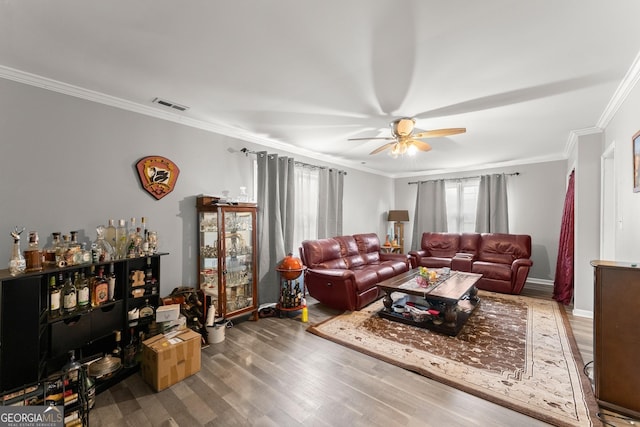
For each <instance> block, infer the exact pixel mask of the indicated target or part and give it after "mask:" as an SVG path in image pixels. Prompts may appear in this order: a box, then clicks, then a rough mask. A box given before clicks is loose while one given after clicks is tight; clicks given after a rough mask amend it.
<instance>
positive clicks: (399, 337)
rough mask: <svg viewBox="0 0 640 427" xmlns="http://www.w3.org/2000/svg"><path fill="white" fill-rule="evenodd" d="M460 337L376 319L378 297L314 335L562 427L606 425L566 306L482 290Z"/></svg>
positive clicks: (316, 328)
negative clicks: (584, 370)
mask: <svg viewBox="0 0 640 427" xmlns="http://www.w3.org/2000/svg"><path fill="white" fill-rule="evenodd" d="M479 296H480V298H481V303H480V305H479V306H478V307H477V308H476V310H475V312H474V313H473V314H472V315H471V317H470V318H469V320H468V321H467V323H466V325H465V326H464V327H463V329H462V330H461V331H460V333H459V334H458V336H457V337H449V336H445V335H441V334H438V333H435V332H431V331H429V330H426V329H422V328H417V327H414V326H410V325H404V324H402V323H399V322H393V321H389V320H387V319H383V318H380V317H378V315H377V314H376V313H377V312H378V311H379V310H380V309H381V308H382V302H381V301H380V300H379V301H377V302H375V303H373V304H371V305H369V306H368V307H366V308H365V309H363V310H361V311H357V312H346V313H344V314H341V315H338V316H335V317H333V318H331V319H328V320H326V321H324V322H322V323H320V324H318V325H313V326H311V327H309V328H308V330H309V331H310V332H312V333H314V334H316V335H319V336H321V337H324V338H326V339H329V340H332V341H335V342H337V343H339V344H342V345H345V346H348V347H351V348H353V349H355V350H358V351H360V352H363V353H366V354H368V355H371V356H373V357H375V358H378V359H381V360H385V361H387V362H389V363H392V364H395V365H398V366H400V367H403V368H405V369H408V370H411V371H414V372H417V373H420V374H422V375H424V376H426V377H429V378H432V379H435V380H437V381H439V382H442V383H445V384H448V385H450V386H452V387H455V388H457V389H460V390H463V391H465V392H468V393H471V394H473V395H476V396H479V397H481V398H484V399H487V400H490V401H492V402H494V403H497V404H499V405H501V406H505V407H507V408H511V409H513V410H516V411H519V412H522V413H524V414H527V415H529V416H531V417H534V418H538V419H540V420H543V421H545V422H548V423H550V424H555V425H558V426H591V425H601V423H600V421H599V420H598V419H597V417H596V413H597V404H596V401H595V398H594V395H593V392H592V389H591V386H590V384H589V380H588V378H587V377H586V376H585V375H584V373H583V371H582V368H583V362H582V358H581V357H580V353H579V352H578V348H577V346H576V343H575V339H574V337H573V334H572V332H571V328H570V326H569V322H568V319H567V316H566V313H565V311H564V308H563V307H562V306H561V305H560V304H558V303H557V302H555V301H548V300H542V299H536V298H529V297H523V296H515V295H503V294H496V293H491V292H485V291H480V293H479Z"/></svg>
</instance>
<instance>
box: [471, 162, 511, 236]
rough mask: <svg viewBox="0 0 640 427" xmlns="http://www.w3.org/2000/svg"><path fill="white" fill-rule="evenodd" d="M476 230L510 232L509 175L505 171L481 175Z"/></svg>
mask: <svg viewBox="0 0 640 427" xmlns="http://www.w3.org/2000/svg"><path fill="white" fill-rule="evenodd" d="M476 232H478V233H508V232H509V212H508V203H507V176H506V175H505V174H503V173H502V174H494V175H483V176H481V177H480V187H479V189H478V208H477V210H476Z"/></svg>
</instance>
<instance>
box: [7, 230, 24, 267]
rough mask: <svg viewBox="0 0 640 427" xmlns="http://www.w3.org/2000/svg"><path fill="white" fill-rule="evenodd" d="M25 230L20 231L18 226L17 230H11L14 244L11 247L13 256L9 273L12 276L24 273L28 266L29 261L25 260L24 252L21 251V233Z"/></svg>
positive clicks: (10, 260)
mask: <svg viewBox="0 0 640 427" xmlns="http://www.w3.org/2000/svg"><path fill="white" fill-rule="evenodd" d="M23 231H24V228H22V230H20V231H18V227H16V228H15V231H13V232H11V233H10V234H11V237H13V246H12V248H11V258H10V259H9V273H11V275H12V276H15V275H17V274H21V273H24V271H25V270H26V268H27V263H26V262H25V260H24V256H22V252H20V233H22V232H23Z"/></svg>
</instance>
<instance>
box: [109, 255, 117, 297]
mask: <svg viewBox="0 0 640 427" xmlns="http://www.w3.org/2000/svg"><path fill="white" fill-rule="evenodd" d="M107 282H108V293H109V301H113V300H114V299H115V298H116V273H115V272H114V271H113V263H111V264H109V275H108V276H107Z"/></svg>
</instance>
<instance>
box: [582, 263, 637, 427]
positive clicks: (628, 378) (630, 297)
mask: <svg viewBox="0 0 640 427" xmlns="http://www.w3.org/2000/svg"><path fill="white" fill-rule="evenodd" d="M591 265H592V266H593V267H594V280H595V284H594V290H595V297H594V323H593V353H594V380H595V396H596V399H598V403H599V404H600V405H601V406H602V407H604V408H608V409H612V410H614V411H617V412H620V413H623V414H626V415H629V416H632V417H635V418H640V321H639V319H638V317H639V316H640V267H638V265H636V264H631V263H622V262H611V261H592V262H591Z"/></svg>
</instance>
